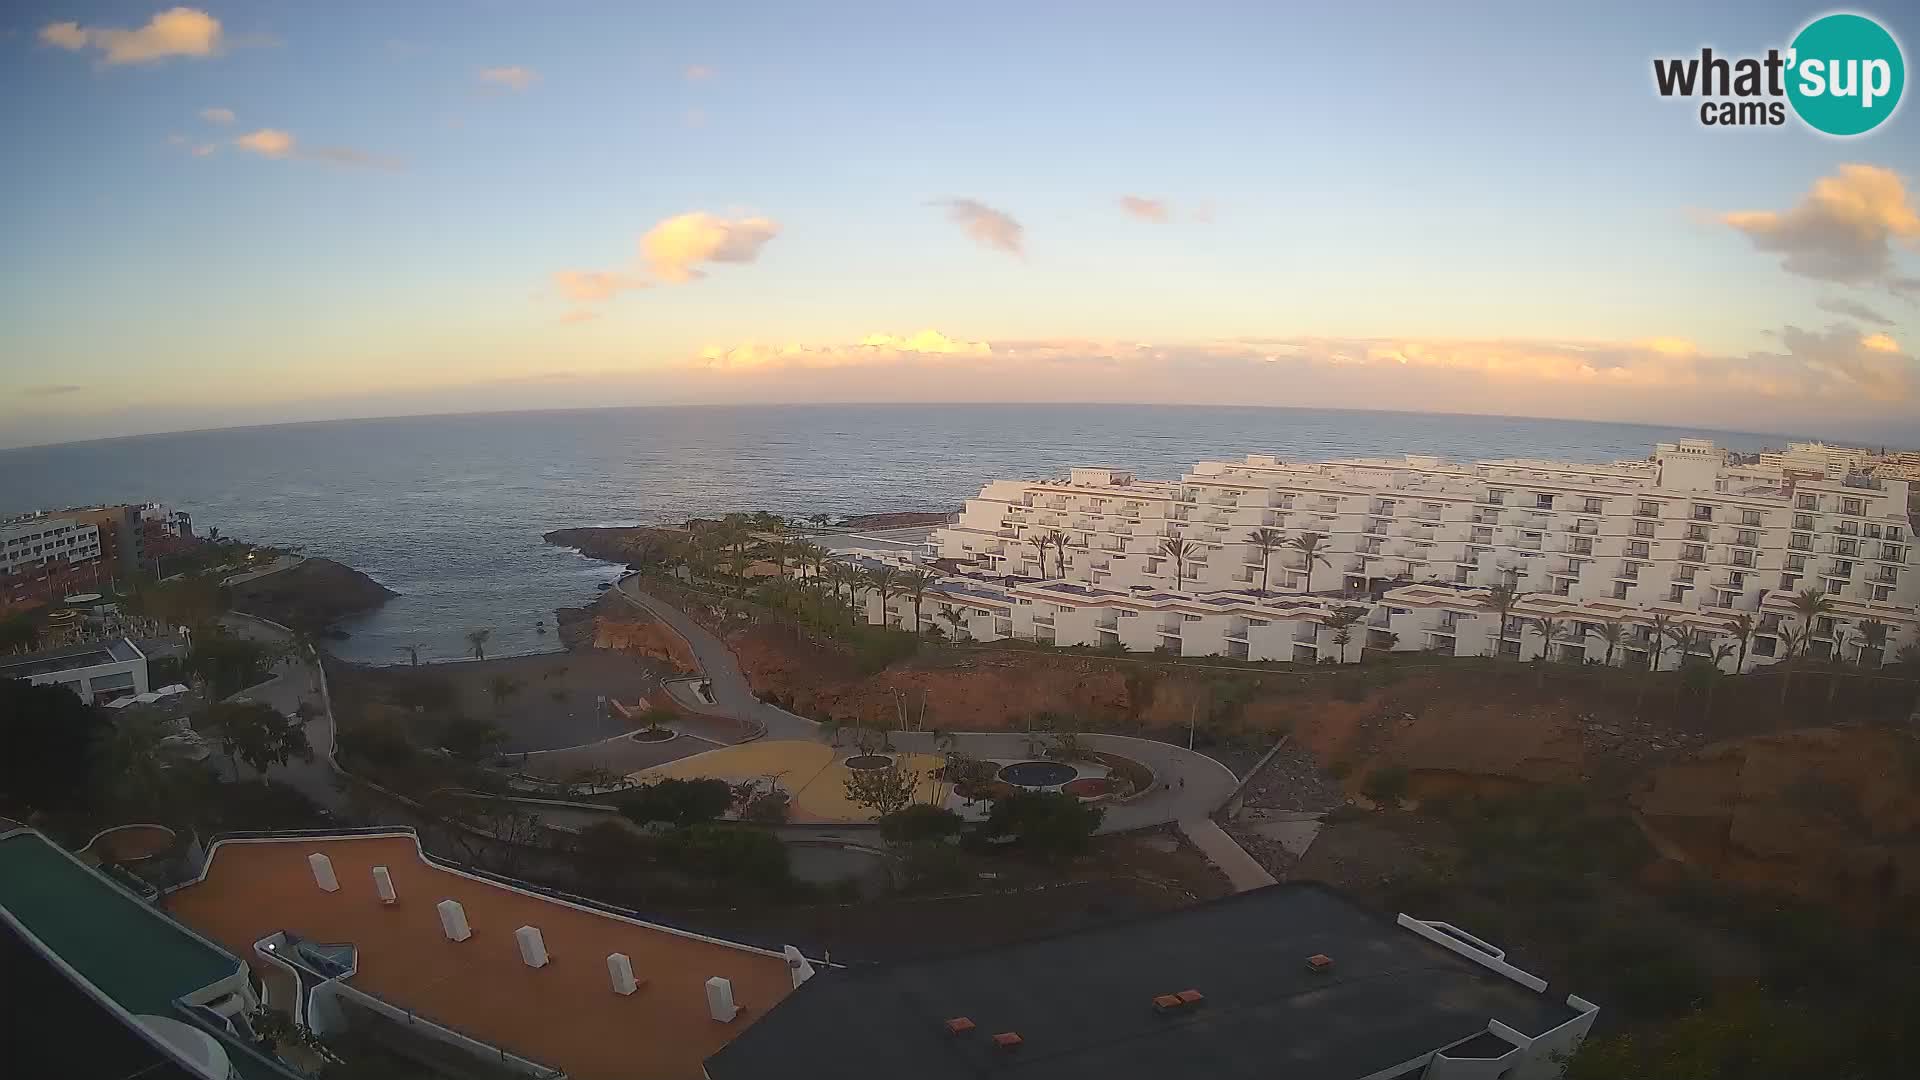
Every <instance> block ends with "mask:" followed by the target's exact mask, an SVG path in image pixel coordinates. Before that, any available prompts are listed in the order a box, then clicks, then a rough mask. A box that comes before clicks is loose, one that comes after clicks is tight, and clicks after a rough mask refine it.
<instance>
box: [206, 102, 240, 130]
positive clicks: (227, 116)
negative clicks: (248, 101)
mask: <svg viewBox="0 0 1920 1080" xmlns="http://www.w3.org/2000/svg"><path fill="white" fill-rule="evenodd" d="M200 119H202V120H205V121H206V122H207V123H209V124H219V125H220V126H222V127H225V126H226V125H228V124H231V123H233V121H234V116H233V110H232V109H223V108H220V107H219V106H215V107H213V108H211V109H201V110H200Z"/></svg>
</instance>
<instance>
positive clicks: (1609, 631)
mask: <svg viewBox="0 0 1920 1080" xmlns="http://www.w3.org/2000/svg"><path fill="white" fill-rule="evenodd" d="M1587 632H1588V633H1590V634H1593V635H1595V636H1596V637H1598V638H1599V639H1600V640H1601V641H1604V642H1606V643H1607V659H1606V665H1607V666H1608V667H1612V666H1613V654H1614V652H1615V651H1617V650H1618V649H1619V648H1620V643H1621V642H1623V641H1625V640H1626V639H1627V624H1626V622H1625V621H1623V620H1621V619H1602V620H1600V622H1599V623H1597V624H1595V625H1594V626H1593V627H1592V628H1591V629H1590V630H1588V631H1587Z"/></svg>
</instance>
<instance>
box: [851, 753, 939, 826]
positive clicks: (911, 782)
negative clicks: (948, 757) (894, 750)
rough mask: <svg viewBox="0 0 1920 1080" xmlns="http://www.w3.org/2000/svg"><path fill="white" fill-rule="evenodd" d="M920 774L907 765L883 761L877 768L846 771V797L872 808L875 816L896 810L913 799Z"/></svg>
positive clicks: (878, 816)
mask: <svg viewBox="0 0 1920 1080" xmlns="http://www.w3.org/2000/svg"><path fill="white" fill-rule="evenodd" d="M920 780H921V776H920V774H919V773H917V772H914V771H913V770H911V769H903V768H901V767H900V766H898V765H887V766H883V767H881V768H878V769H850V770H848V771H847V780H846V789H847V801H848V802H850V803H852V804H853V805H855V806H859V807H863V808H865V809H868V810H871V811H873V814H874V816H875V817H877V818H882V819H884V818H886V817H887V815H889V814H894V813H898V812H899V811H901V810H904V809H906V808H907V807H908V806H910V805H912V803H913V793H914V792H915V791H916V790H918V789H919V787H920Z"/></svg>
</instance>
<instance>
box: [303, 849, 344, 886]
mask: <svg viewBox="0 0 1920 1080" xmlns="http://www.w3.org/2000/svg"><path fill="white" fill-rule="evenodd" d="M307 866H308V868H309V869H311V870H312V871H313V883H314V884H315V885H318V886H320V890H321V891H322V892H339V891H340V879H339V878H337V877H334V876H333V860H332V859H329V858H327V857H326V856H325V855H322V854H320V853H319V852H317V851H316V852H314V853H313V854H311V855H309V856H307Z"/></svg>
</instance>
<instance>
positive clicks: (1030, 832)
mask: <svg viewBox="0 0 1920 1080" xmlns="http://www.w3.org/2000/svg"><path fill="white" fill-rule="evenodd" d="M1101 816H1102V814H1101V811H1100V808H1099V807H1097V806H1092V805H1090V804H1087V803H1084V802H1081V801H1080V800H1079V799H1077V798H1075V797H1074V796H1072V795H1068V794H1066V793H1065V792H1061V791H1018V792H1015V793H1013V794H1011V795H1006V796H1003V797H1001V798H998V799H995V800H994V802H993V810H992V812H991V813H989V814H988V815H987V822H986V830H985V831H986V835H988V836H1011V837H1013V838H1014V840H1015V842H1016V843H1017V844H1019V845H1020V846H1021V847H1023V848H1025V849H1027V850H1029V851H1033V852H1036V853H1039V854H1043V855H1078V854H1079V853H1081V852H1083V851H1085V850H1086V849H1087V845H1088V844H1090V843H1091V842H1092V841H1093V834H1094V832H1095V831H1096V830H1098V829H1099V828H1100V819H1101Z"/></svg>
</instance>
